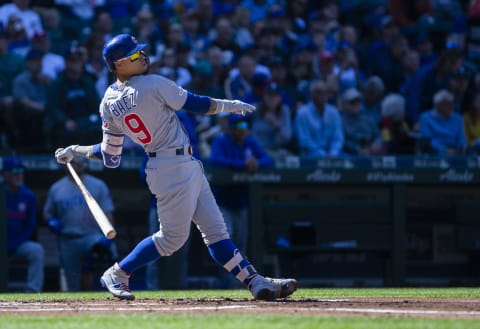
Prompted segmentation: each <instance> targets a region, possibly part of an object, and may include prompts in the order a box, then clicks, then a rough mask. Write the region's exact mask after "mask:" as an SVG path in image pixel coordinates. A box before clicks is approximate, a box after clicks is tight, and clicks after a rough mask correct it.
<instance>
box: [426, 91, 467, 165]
mask: <svg viewBox="0 0 480 329" xmlns="http://www.w3.org/2000/svg"><path fill="white" fill-rule="evenodd" d="M454 101H455V98H454V96H453V94H452V93H451V92H449V91H448V90H445V89H441V90H439V91H437V92H436V93H435V95H434V96H433V104H434V105H433V106H434V107H433V109H431V110H430V111H426V112H424V113H422V115H421V116H420V123H419V128H420V138H421V151H422V152H423V153H432V154H438V155H447V156H451V155H461V154H464V153H465V150H466V147H467V141H466V138H465V130H464V124H463V119H462V117H461V115H460V114H458V113H455V112H454Z"/></svg>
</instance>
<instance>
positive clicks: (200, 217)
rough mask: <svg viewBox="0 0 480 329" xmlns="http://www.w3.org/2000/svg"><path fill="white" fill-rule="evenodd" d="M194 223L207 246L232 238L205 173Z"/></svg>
mask: <svg viewBox="0 0 480 329" xmlns="http://www.w3.org/2000/svg"><path fill="white" fill-rule="evenodd" d="M193 222H194V223H195V224H196V225H197V228H198V230H199V231H200V233H201V234H202V238H203V241H204V243H205V244H206V245H207V246H209V245H211V244H213V243H215V242H218V241H221V240H225V239H229V238H230V235H229V234H228V231H227V226H226V225H225V221H224V219H223V215H222V213H221V211H220V208H219V207H218V205H217V201H216V200H215V197H214V195H213V193H212V190H211V188H210V184H209V183H208V181H207V178H206V177H205V175H203V172H202V182H201V190H200V193H199V196H198V203H197V208H196V209H195V213H194V215H193Z"/></svg>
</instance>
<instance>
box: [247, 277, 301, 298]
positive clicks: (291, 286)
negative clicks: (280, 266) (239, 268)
mask: <svg viewBox="0 0 480 329" xmlns="http://www.w3.org/2000/svg"><path fill="white" fill-rule="evenodd" d="M297 288H298V282H297V280H295V279H273V278H267V277H263V276H261V275H259V274H258V275H256V276H255V277H254V278H253V279H252V281H250V283H249V284H248V289H249V290H250V292H251V293H252V295H253V298H255V299H260V300H274V299H277V298H285V297H288V296H290V295H291V294H293V293H294V292H295V290H297Z"/></svg>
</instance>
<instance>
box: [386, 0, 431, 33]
mask: <svg viewBox="0 0 480 329" xmlns="http://www.w3.org/2000/svg"><path fill="white" fill-rule="evenodd" d="M387 3H388V4H387V9H388V12H389V13H390V15H392V17H393V20H394V22H395V24H397V26H398V27H400V29H401V30H402V31H403V32H404V33H407V34H409V33H413V32H414V30H415V28H416V27H417V26H416V25H417V22H418V20H419V18H421V17H422V16H432V15H433V7H432V3H431V0H388V1H387Z"/></svg>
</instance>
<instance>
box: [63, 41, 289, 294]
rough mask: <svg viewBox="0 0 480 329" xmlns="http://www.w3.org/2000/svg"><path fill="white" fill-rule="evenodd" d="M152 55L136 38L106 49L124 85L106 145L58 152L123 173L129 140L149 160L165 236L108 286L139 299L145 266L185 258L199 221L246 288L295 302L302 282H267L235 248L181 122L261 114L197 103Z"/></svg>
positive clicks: (106, 129) (131, 259) (229, 104)
mask: <svg viewBox="0 0 480 329" xmlns="http://www.w3.org/2000/svg"><path fill="white" fill-rule="evenodd" d="M145 47H146V45H145V44H138V43H137V41H136V40H135V38H134V37H133V36H131V35H129V34H120V35H117V36H115V37H114V38H113V39H112V40H110V41H109V42H107V43H106V44H105V46H104V48H103V58H104V60H105V62H106V64H107V66H108V68H109V70H111V71H113V72H115V73H116V77H117V80H116V82H115V83H113V84H112V85H111V86H109V88H108V89H107V91H106V92H105V95H104V97H103V99H102V101H101V103H100V116H101V118H102V123H103V124H102V132H103V138H102V141H101V143H99V144H96V145H89V146H82V145H70V146H68V147H66V148H60V149H57V150H56V151H55V157H56V159H57V161H58V162H59V163H61V164H65V163H68V162H69V161H71V160H72V159H73V158H74V157H77V156H79V157H86V158H91V159H102V160H103V164H104V165H105V166H106V167H109V168H115V167H118V166H119V165H120V160H121V155H122V146H123V139H124V136H125V135H126V136H128V137H130V138H131V139H132V140H133V141H135V142H136V143H138V144H139V145H141V146H142V147H143V148H144V149H145V152H146V153H147V155H148V157H149V159H148V162H147V166H146V169H145V172H146V176H147V184H148V186H149V189H150V191H151V192H152V193H153V194H154V195H155V196H156V198H157V208H158V218H159V230H158V232H156V233H154V234H153V235H151V236H148V237H146V238H145V239H144V240H142V241H140V242H139V243H138V244H137V245H136V246H135V248H133V250H132V251H131V252H130V253H129V254H128V255H127V256H126V257H125V258H123V259H122V260H121V261H120V262H118V263H115V264H114V265H113V266H111V267H110V268H109V269H107V270H106V271H105V273H104V274H103V275H102V277H101V278H100V282H101V284H102V286H103V287H105V288H106V289H108V291H110V293H111V294H112V295H114V296H115V297H118V298H120V299H127V300H133V299H135V296H134V295H133V294H132V293H131V292H130V288H129V285H128V281H129V277H130V276H131V275H132V273H134V272H135V271H136V270H137V269H139V268H141V267H142V266H145V265H147V264H148V263H150V262H152V261H155V260H157V259H158V258H159V257H161V256H169V255H171V254H173V253H174V252H175V251H177V250H178V249H179V248H180V247H181V246H182V245H183V244H184V243H185V242H186V240H187V238H188V235H189V232H190V224H191V221H193V223H195V225H196V226H197V228H198V230H199V231H200V232H201V234H202V238H203V241H204V243H205V244H206V245H207V247H208V250H209V252H210V254H211V256H212V257H213V259H215V261H216V262H217V263H218V264H220V265H221V266H223V267H224V268H225V269H226V270H227V271H228V272H230V273H231V274H232V275H233V276H235V277H236V278H237V279H238V280H239V281H241V282H242V283H244V284H245V285H246V286H247V287H248V289H249V290H250V292H251V293H252V295H253V297H254V298H255V299H261V300H273V299H276V298H285V297H287V296H289V295H291V294H292V293H293V292H294V291H295V290H296V289H297V281H296V280H295V279H274V278H267V277H264V276H262V275H260V274H259V273H258V272H257V271H256V270H255V268H254V266H253V265H252V264H250V262H249V261H248V260H247V259H246V258H245V257H244V256H243V255H242V254H241V253H240V251H239V250H238V249H237V248H236V246H235V244H234V243H233V242H232V240H230V236H229V234H228V232H227V228H226V226H225V223H224V220H223V216H222V214H221V212H220V210H219V208H218V206H217V204H216V201H215V198H214V197H213V194H212V191H211V189H210V185H209V183H208V181H207V179H206V177H205V175H204V172H203V167H202V164H201V162H200V161H199V160H197V159H196V158H194V157H193V156H192V148H191V146H190V142H189V139H188V136H187V134H186V133H185V131H184V129H183V127H182V125H181V123H180V121H179V119H178V118H177V116H176V114H175V111H177V110H180V109H182V108H183V109H185V110H187V111H191V112H195V113H203V114H206V115H213V114H217V113H220V112H231V113H240V114H245V113H247V112H251V111H253V110H255V107H254V106H252V105H250V104H247V103H244V102H241V101H238V100H226V99H214V98H210V97H208V96H202V95H196V94H193V93H191V92H188V91H187V90H185V89H183V88H181V87H180V86H178V85H176V84H175V83H174V82H172V81H171V80H168V79H166V78H164V77H162V76H160V75H155V74H146V72H147V71H148V69H149V62H148V58H147V56H146V55H145V53H144V52H143V50H144V48H145Z"/></svg>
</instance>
